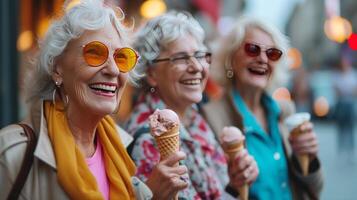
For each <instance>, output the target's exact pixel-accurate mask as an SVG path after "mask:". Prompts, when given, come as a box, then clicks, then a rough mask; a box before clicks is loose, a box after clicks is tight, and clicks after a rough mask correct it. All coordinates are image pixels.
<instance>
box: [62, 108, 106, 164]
mask: <svg viewBox="0 0 357 200" xmlns="http://www.w3.org/2000/svg"><path fill="white" fill-rule="evenodd" d="M79 113H83V112H79V111H75V110H74V109H71V107H68V109H67V112H66V116H67V120H68V126H69V128H70V130H71V132H72V135H73V137H74V140H75V143H76V145H77V146H78V147H79V149H80V150H81V152H82V153H83V154H84V156H85V157H91V156H92V155H93V154H94V152H95V148H96V146H95V143H94V140H95V133H96V129H97V125H98V123H99V121H100V119H101V118H100V117H99V116H95V117H93V116H89V115H81V114H79Z"/></svg>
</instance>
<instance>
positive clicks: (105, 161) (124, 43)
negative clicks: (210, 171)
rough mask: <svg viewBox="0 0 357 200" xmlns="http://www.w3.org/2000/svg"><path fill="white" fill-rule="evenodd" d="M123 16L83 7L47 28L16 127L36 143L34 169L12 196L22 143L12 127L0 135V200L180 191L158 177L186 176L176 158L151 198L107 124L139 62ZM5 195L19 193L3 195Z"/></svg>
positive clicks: (120, 136) (92, 4)
mask: <svg viewBox="0 0 357 200" xmlns="http://www.w3.org/2000/svg"><path fill="white" fill-rule="evenodd" d="M69 5H70V4H69ZM116 12H119V13H116ZM118 14H119V17H118V16H117V15H118ZM123 16H124V15H123V13H122V11H121V10H120V8H116V9H115V11H114V10H113V9H112V8H110V7H109V6H107V5H105V4H103V2H102V1H100V0H86V1H81V2H80V3H79V4H76V5H75V6H74V7H72V8H66V9H65V11H64V16H63V17H62V18H60V19H59V20H57V21H55V22H54V23H53V24H52V25H51V26H50V28H49V30H48V33H47V35H46V37H45V39H44V42H43V43H42V46H41V49H40V54H39V60H38V63H37V66H36V67H37V68H36V69H35V72H34V74H33V76H32V77H31V79H29V82H28V86H29V87H28V92H29V100H30V102H31V103H32V105H31V111H30V116H29V118H27V120H25V121H23V122H22V123H24V124H27V125H28V126H30V127H31V128H32V129H33V130H34V132H35V135H36V138H37V145H36V146H35V149H34V153H31V154H30V156H33V163H32V164H31V165H30V166H29V167H31V170H30V171H29V172H28V173H25V175H28V176H27V180H26V178H25V180H26V182H25V184H24V186H23V187H21V188H18V187H20V186H19V185H18V184H15V183H14V182H15V180H16V177H19V178H20V180H23V179H24V176H23V175H24V174H22V175H19V174H21V173H20V168H21V166H22V160H23V157H24V154H25V149H26V147H27V146H28V145H27V140H28V139H27V138H26V137H24V136H23V135H24V134H23V133H24V130H23V129H22V128H21V127H20V126H19V125H17V124H13V125H10V126H7V127H5V128H3V129H1V131H0V180H1V181H0V196H1V198H6V197H8V199H17V198H19V199H54V200H56V199H58V200H59V199H61V200H63V199H116V200H118V199H120V200H129V199H151V198H152V193H158V192H157V191H158V190H159V191H161V192H162V193H161V194H160V195H158V196H157V198H159V199H168V198H169V197H170V195H171V194H170V193H176V192H177V191H179V190H181V189H183V188H186V187H187V183H185V182H182V181H175V180H176V179H175V180H172V177H167V176H165V173H164V171H163V169H165V170H170V173H171V175H172V176H176V177H179V176H180V175H182V174H185V173H186V171H185V168H183V169H182V167H181V168H180V167H172V164H171V163H176V162H178V161H179V160H181V159H184V157H185V155H184V153H182V152H179V153H177V154H174V155H172V156H171V157H169V158H167V159H166V160H163V161H162V162H160V163H158V164H157V166H158V167H156V168H157V170H155V172H154V173H153V176H152V178H151V179H149V180H148V181H151V182H160V183H161V185H160V186H158V187H154V186H155V185H154V186H152V185H151V187H150V189H151V190H150V189H149V188H148V187H147V186H146V185H145V184H144V183H143V182H141V181H140V180H139V179H138V178H135V177H134V174H135V172H136V167H135V165H134V163H133V161H132V160H131V158H130V157H129V155H128V154H127V152H126V146H127V145H128V144H129V143H130V142H131V141H132V138H131V136H130V135H128V134H127V133H126V132H124V131H123V130H122V129H120V128H119V127H118V126H116V124H115V123H114V121H113V119H112V118H111V117H110V114H112V113H115V112H116V110H117V109H118V105H119V102H120V100H121V96H122V94H123V91H124V87H125V85H126V82H127V79H132V78H133V77H135V74H134V73H132V71H131V70H132V69H133V68H134V66H135V65H136V62H137V59H138V56H137V54H136V52H135V51H134V50H133V49H132V48H130V47H128V44H129V40H128V39H129V37H128V36H129V35H128V34H130V30H128V29H127V28H125V26H124V25H123V24H122V20H123ZM30 152H31V151H30ZM29 167H26V165H25V166H24V169H26V168H29ZM12 188H15V189H19V190H20V191H19V192H16V191H15V192H13V193H12V192H11V193H10V190H11V189H12ZM11 191H12V190H11ZM164 191H165V192H164ZM167 193H168V194H167Z"/></svg>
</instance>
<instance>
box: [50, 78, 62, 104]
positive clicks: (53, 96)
mask: <svg viewBox="0 0 357 200" xmlns="http://www.w3.org/2000/svg"><path fill="white" fill-rule="evenodd" d="M55 85H56V87H55V89H54V90H53V92H52V104H53V106H55V107H56V92H57V88H59V87H60V85H61V83H59V82H58V81H55Z"/></svg>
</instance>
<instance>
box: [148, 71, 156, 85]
mask: <svg viewBox="0 0 357 200" xmlns="http://www.w3.org/2000/svg"><path fill="white" fill-rule="evenodd" d="M146 81H147V82H148V83H149V85H150V86H151V87H156V86H157V81H156V73H155V70H154V69H152V68H149V69H148V70H147V73H146Z"/></svg>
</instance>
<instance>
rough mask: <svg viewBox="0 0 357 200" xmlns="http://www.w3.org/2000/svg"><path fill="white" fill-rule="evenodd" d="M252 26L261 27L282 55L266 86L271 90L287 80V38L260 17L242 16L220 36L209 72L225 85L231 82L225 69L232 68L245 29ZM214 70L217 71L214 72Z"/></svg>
mask: <svg viewBox="0 0 357 200" xmlns="http://www.w3.org/2000/svg"><path fill="white" fill-rule="evenodd" d="M252 27H253V28H258V29H261V30H262V31H264V32H266V33H267V34H268V35H270V36H271V37H272V39H273V42H274V44H275V46H276V47H277V48H279V49H280V50H281V51H282V52H283V55H282V57H281V58H280V59H279V61H278V63H277V65H276V67H275V69H274V73H273V75H272V77H271V80H270V82H269V85H268V88H267V90H268V91H271V90H272V89H275V88H276V87H278V86H281V85H283V84H285V83H286V81H287V80H288V73H287V70H288V62H287V52H288V48H289V40H288V38H287V37H286V36H285V35H284V34H282V33H281V32H280V31H279V30H278V29H277V28H276V27H274V26H272V25H271V24H269V23H268V22H265V21H263V20H262V19H257V18H253V17H247V16H242V17H240V18H239V19H238V21H237V22H236V23H235V25H234V26H233V29H232V30H231V31H230V32H229V33H228V34H227V35H226V36H224V37H223V38H222V41H221V43H220V44H219V47H218V48H217V49H216V51H215V52H214V54H213V55H214V58H213V59H212V61H213V63H212V66H213V67H212V73H211V74H213V75H217V74H218V75H217V77H215V78H216V79H218V80H219V82H221V83H222V84H223V85H225V86H230V85H231V84H232V81H229V79H228V78H227V77H226V70H227V69H229V68H232V60H233V56H234V54H235V52H236V51H237V50H238V48H239V47H240V46H241V44H242V42H243V39H244V37H245V34H246V32H247V29H248V28H252ZM215 70H216V72H217V73H214V72H215ZM223 70H224V71H223Z"/></svg>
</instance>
